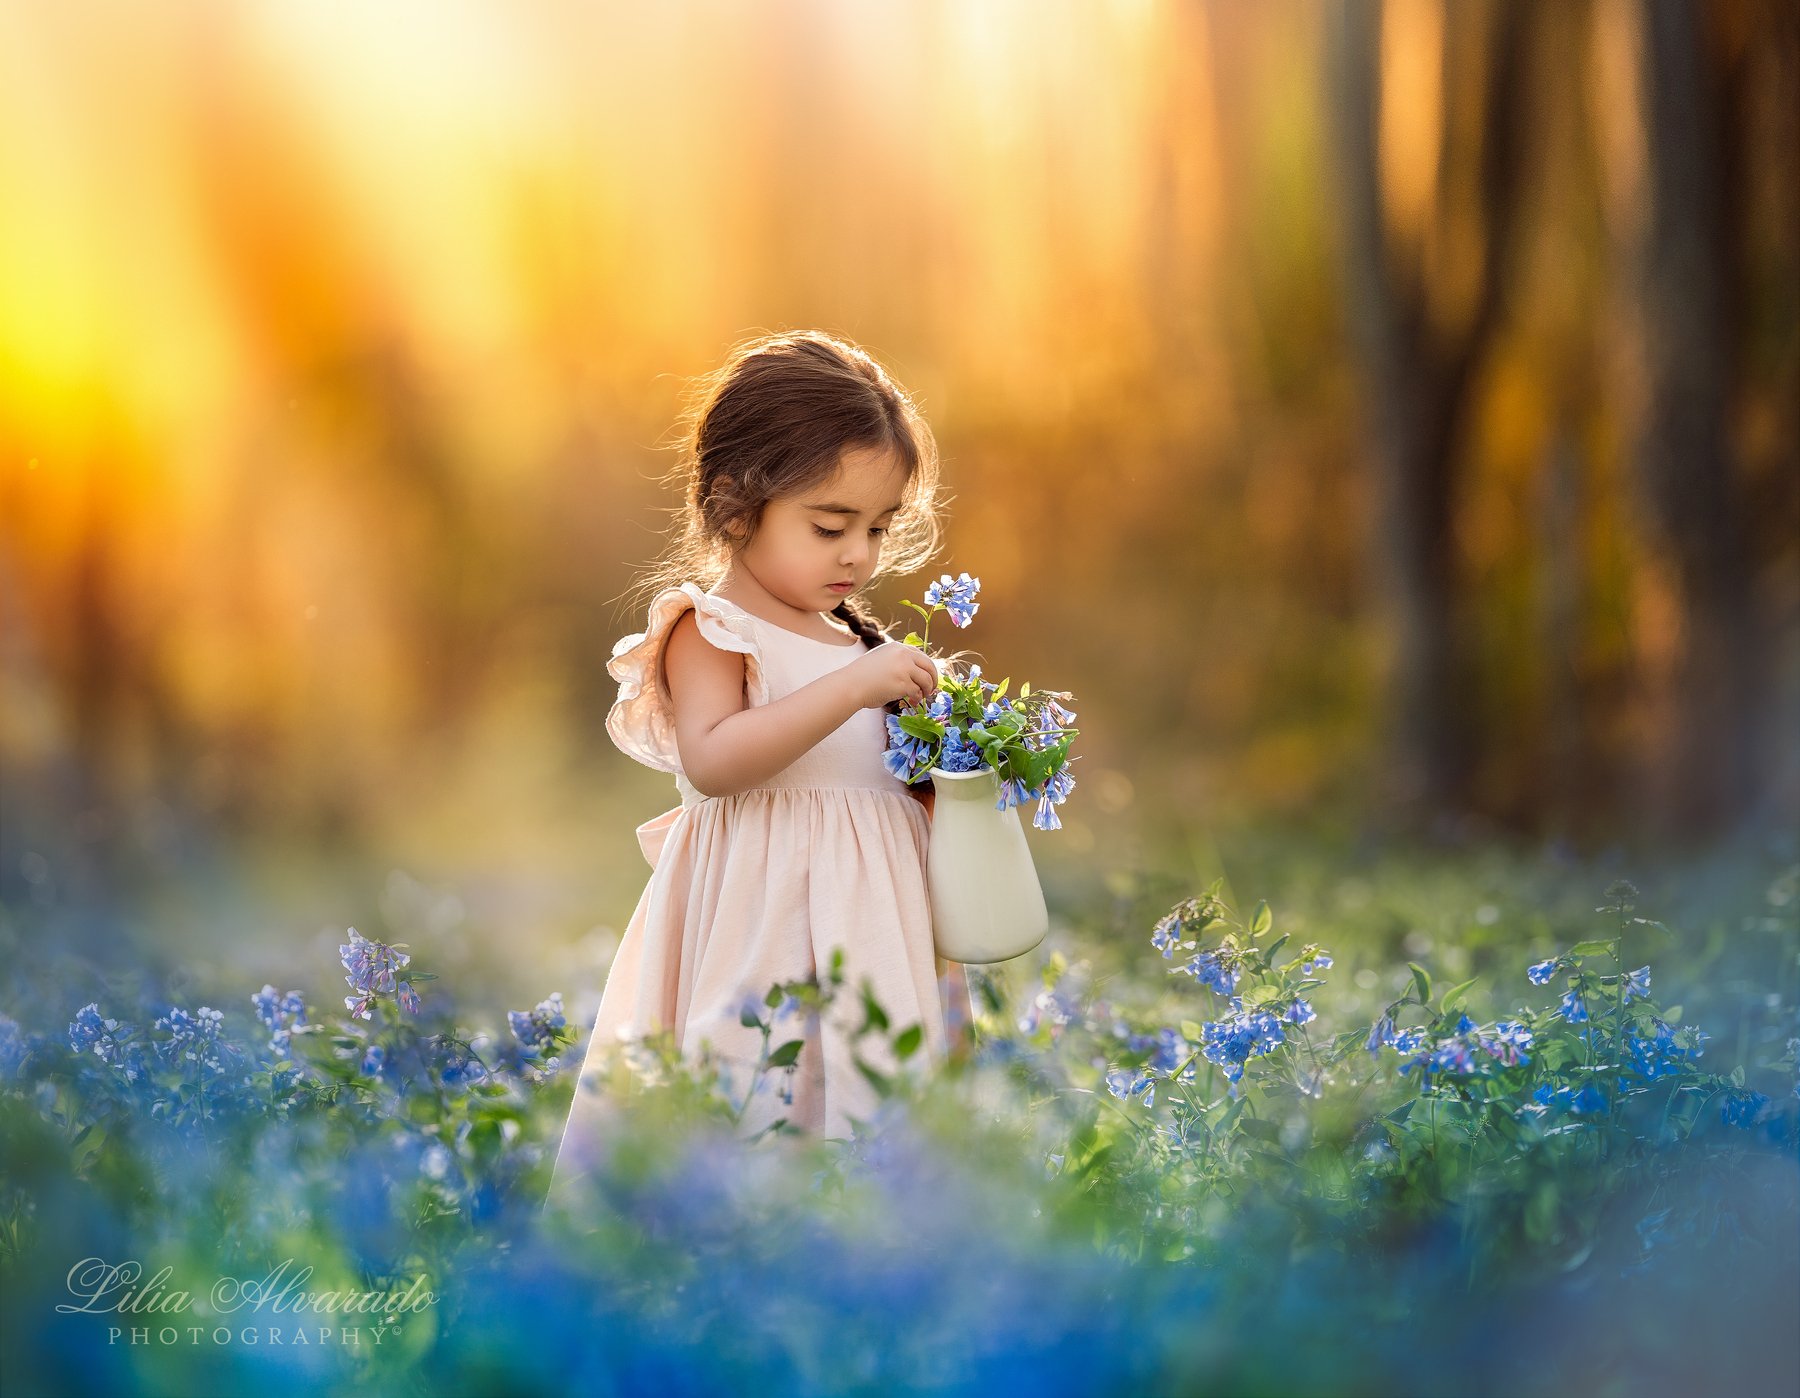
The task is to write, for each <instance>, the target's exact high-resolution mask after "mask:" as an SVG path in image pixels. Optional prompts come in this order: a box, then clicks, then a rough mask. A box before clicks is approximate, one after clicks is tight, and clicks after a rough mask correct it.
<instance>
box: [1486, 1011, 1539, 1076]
mask: <svg viewBox="0 0 1800 1398" xmlns="http://www.w3.org/2000/svg"><path fill="white" fill-rule="evenodd" d="M1478 1038H1479V1042H1480V1044H1481V1046H1482V1047H1483V1048H1484V1049H1486V1050H1487V1051H1488V1052H1489V1053H1490V1054H1492V1055H1493V1056H1494V1057H1495V1058H1497V1059H1499V1060H1500V1061H1501V1062H1502V1063H1504V1064H1506V1065H1507V1066H1508V1067H1514V1066H1517V1065H1520V1064H1525V1063H1529V1062H1531V1058H1530V1055H1528V1054H1526V1053H1525V1052H1524V1050H1525V1049H1528V1048H1530V1047H1531V1042H1532V1040H1531V1030H1529V1029H1528V1028H1526V1027H1525V1025H1524V1024H1522V1023H1521V1022H1520V1021H1518V1020H1516V1019H1508V1020H1502V1021H1501V1022H1500V1023H1499V1024H1497V1025H1495V1026H1494V1033H1493V1035H1492V1036H1491V1037H1481V1036H1478Z"/></svg>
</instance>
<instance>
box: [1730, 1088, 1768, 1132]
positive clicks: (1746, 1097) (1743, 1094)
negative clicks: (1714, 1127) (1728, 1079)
mask: <svg viewBox="0 0 1800 1398" xmlns="http://www.w3.org/2000/svg"><path fill="white" fill-rule="evenodd" d="M1768 1105H1769V1099H1768V1098H1767V1097H1765V1096H1764V1095H1763V1094H1762V1093H1760V1092H1755V1091H1752V1090H1751V1089H1749V1088H1740V1089H1738V1090H1737V1091H1734V1092H1728V1093H1726V1095H1725V1099H1724V1101H1722V1102H1720V1104H1719V1120H1720V1121H1722V1122H1724V1123H1725V1124H1726V1125H1727V1126H1741V1127H1744V1128H1745V1129H1748V1128H1750V1127H1752V1126H1754V1125H1756V1120H1757V1118H1758V1117H1760V1116H1761V1115H1762V1110H1763V1108H1764V1107H1766V1106H1768Z"/></svg>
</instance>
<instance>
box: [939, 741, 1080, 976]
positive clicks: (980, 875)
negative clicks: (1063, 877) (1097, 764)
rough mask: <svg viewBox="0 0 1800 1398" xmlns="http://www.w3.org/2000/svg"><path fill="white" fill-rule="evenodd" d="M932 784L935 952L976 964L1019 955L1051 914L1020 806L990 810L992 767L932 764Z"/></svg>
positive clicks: (995, 786)
mask: <svg viewBox="0 0 1800 1398" xmlns="http://www.w3.org/2000/svg"><path fill="white" fill-rule="evenodd" d="M931 786H932V790H933V791H934V792H936V799H935V800H934V802H933V803H932V810H931V843H930V845H929V846H928V848H927V851H926V869H925V875H926V883H927V884H928V885H929V889H930V895H931V926H932V937H933V940H934V941H935V942H936V944H937V954H938V955H939V956H941V957H943V958H944V959H945V960H947V961H964V962H974V963H981V962H990V961H1007V960H1010V959H1011V958H1013V957H1015V956H1023V955H1024V954H1025V953H1026V952H1028V951H1030V950H1031V949H1032V948H1033V947H1035V946H1036V945H1037V944H1038V943H1039V942H1041V941H1043V940H1044V934H1045V933H1047V932H1048V931H1049V930H1050V913H1049V910H1048V909H1047V908H1046V907H1045V906H1044V889H1043V886H1042V885H1041V884H1040V883H1039V882H1038V873H1037V865H1035V864H1034V863H1032V860H1031V848H1030V846H1028V845H1027V844H1026V843H1025V830H1024V827H1023V826H1022V825H1020V823H1019V808H1018V807H1017V806H1010V807H1008V808H1007V809H1006V810H1004V811H1001V810H996V809H995V807H996V806H997V805H998V804H999V801H1000V776H999V774H998V773H997V772H995V771H994V769H993V768H992V767H977V768H976V769H975V770H974V771H972V772H946V771H944V770H943V769H942V768H941V767H933V768H932V769H931Z"/></svg>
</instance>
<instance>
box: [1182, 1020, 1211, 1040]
mask: <svg viewBox="0 0 1800 1398" xmlns="http://www.w3.org/2000/svg"><path fill="white" fill-rule="evenodd" d="M1181 1037H1182V1038H1184V1039H1190V1040H1192V1041H1193V1042H1194V1043H1199V1042H1200V1040H1202V1039H1204V1038H1205V1037H1206V1034H1205V1031H1203V1030H1202V1029H1201V1028H1200V1026H1199V1025H1198V1024H1196V1023H1195V1022H1194V1021H1193V1020H1191V1019H1184V1020H1182V1021H1181Z"/></svg>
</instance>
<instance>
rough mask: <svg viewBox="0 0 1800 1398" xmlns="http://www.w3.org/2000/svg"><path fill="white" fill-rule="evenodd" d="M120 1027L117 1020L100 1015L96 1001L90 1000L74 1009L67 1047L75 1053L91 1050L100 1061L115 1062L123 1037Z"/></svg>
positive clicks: (118, 1058) (117, 1061)
mask: <svg viewBox="0 0 1800 1398" xmlns="http://www.w3.org/2000/svg"><path fill="white" fill-rule="evenodd" d="M120 1028H121V1026H120V1024H119V1021H118V1020H116V1019H107V1018H105V1017H103V1016H102V1015H101V1013H100V1005H99V1002H98V1001H95V1002H91V1003H89V1004H86V1005H83V1006H82V1007H81V1008H80V1009H79V1010H77V1011H75V1018H74V1019H73V1020H72V1021H71V1022H70V1024H69V1047H70V1048H72V1049H74V1050H75V1052H76V1053H88V1052H92V1053H93V1055H94V1056H95V1057H96V1058H98V1059H99V1060H100V1061H101V1062H102V1063H112V1064H117V1063H119V1061H120V1059H121V1048H122V1044H121V1041H122V1040H123V1039H124V1037H125V1035H123V1034H121V1033H119V1030H120Z"/></svg>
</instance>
